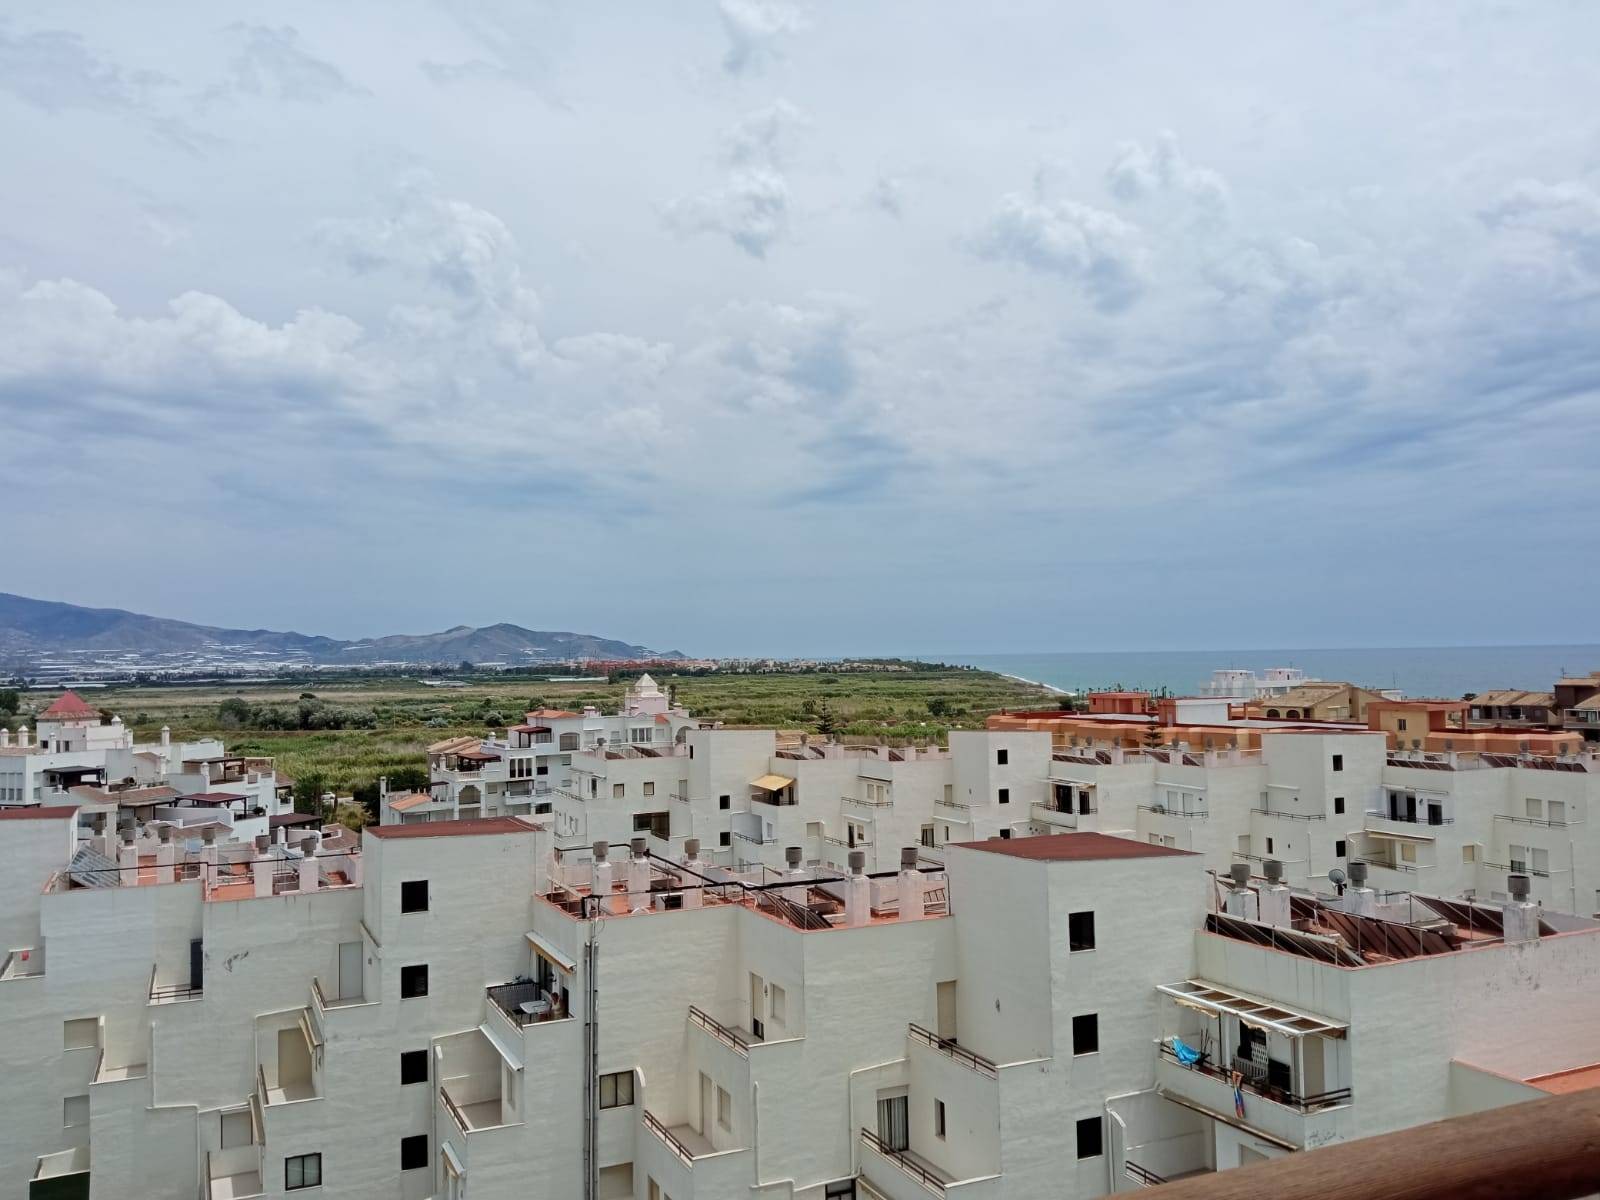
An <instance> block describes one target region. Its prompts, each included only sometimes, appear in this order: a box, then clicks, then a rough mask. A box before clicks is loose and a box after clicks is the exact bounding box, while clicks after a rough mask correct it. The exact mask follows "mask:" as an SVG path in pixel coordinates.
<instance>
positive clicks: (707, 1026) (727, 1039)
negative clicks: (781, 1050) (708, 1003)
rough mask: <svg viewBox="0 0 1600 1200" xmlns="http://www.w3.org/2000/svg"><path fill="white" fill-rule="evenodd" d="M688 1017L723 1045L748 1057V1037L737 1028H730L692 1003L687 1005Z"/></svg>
mask: <svg viewBox="0 0 1600 1200" xmlns="http://www.w3.org/2000/svg"><path fill="white" fill-rule="evenodd" d="M689 1019H690V1020H691V1021H693V1022H694V1023H695V1024H696V1025H698V1026H700V1028H701V1029H704V1030H705V1031H706V1032H707V1033H709V1034H710V1035H711V1036H712V1037H714V1038H716V1039H717V1041H719V1042H721V1043H722V1044H723V1045H724V1046H727V1047H729V1048H730V1049H733V1050H736V1051H738V1052H739V1053H740V1054H742V1055H744V1056H745V1057H746V1058H748V1057H750V1039H749V1038H747V1037H745V1036H744V1034H742V1033H740V1032H739V1031H738V1030H737V1029H730V1028H729V1027H728V1026H726V1025H724V1024H723V1023H722V1022H721V1021H719V1020H717V1019H716V1018H715V1017H713V1016H712V1015H711V1014H710V1013H708V1012H706V1011H705V1010H704V1009H701V1008H696V1007H695V1006H694V1005H692V1004H691V1005H690V1006H689Z"/></svg>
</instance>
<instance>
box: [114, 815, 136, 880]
mask: <svg viewBox="0 0 1600 1200" xmlns="http://www.w3.org/2000/svg"><path fill="white" fill-rule="evenodd" d="M119 832H120V836H121V839H122V844H121V845H120V846H118V847H117V866H119V867H121V868H122V869H121V870H120V871H118V872H117V879H118V882H120V883H121V884H122V886H123V887H138V886H139V847H137V846H135V845H134V844H133V840H134V838H135V837H136V836H137V834H136V833H135V831H134V828H133V826H132V825H124V826H123V827H122V829H121V830H120V831H119Z"/></svg>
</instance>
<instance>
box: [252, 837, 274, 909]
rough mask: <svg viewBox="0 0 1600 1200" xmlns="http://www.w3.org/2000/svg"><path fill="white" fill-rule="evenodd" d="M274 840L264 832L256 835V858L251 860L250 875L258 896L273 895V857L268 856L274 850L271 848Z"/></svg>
mask: <svg viewBox="0 0 1600 1200" xmlns="http://www.w3.org/2000/svg"><path fill="white" fill-rule="evenodd" d="M271 844H272V842H271V839H270V838H269V837H267V835H266V834H264V833H258V834H257V835H256V840H255V843H254V846H255V858H254V859H252V860H251V862H250V876H251V879H252V880H253V882H254V883H255V894H256V895H257V896H270V895H272V859H271V858H270V857H268V856H269V855H270V854H271V853H272V852H271V850H270V849H269V847H270V846H271Z"/></svg>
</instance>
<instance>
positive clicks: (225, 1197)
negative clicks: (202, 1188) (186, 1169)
mask: <svg viewBox="0 0 1600 1200" xmlns="http://www.w3.org/2000/svg"><path fill="white" fill-rule="evenodd" d="M264 1194H265V1189H264V1188H263V1187H262V1186H261V1147H260V1146H259V1145H249V1146H230V1147H229V1148H228V1149H226V1150H212V1151H209V1152H208V1153H207V1154H206V1200H244V1197H246V1196H261V1195H264Z"/></svg>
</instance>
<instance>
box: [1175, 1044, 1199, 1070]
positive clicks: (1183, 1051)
mask: <svg viewBox="0 0 1600 1200" xmlns="http://www.w3.org/2000/svg"><path fill="white" fill-rule="evenodd" d="M1172 1052H1173V1053H1174V1054H1176V1055H1177V1056H1178V1061H1179V1062H1181V1063H1182V1064H1183V1065H1184V1066H1186V1067H1192V1066H1194V1064H1195V1063H1197V1062H1199V1061H1200V1059H1201V1058H1202V1054H1201V1052H1200V1051H1199V1050H1196V1049H1195V1048H1194V1047H1193V1046H1191V1045H1189V1044H1188V1043H1187V1042H1185V1041H1183V1039H1181V1038H1173V1039H1172Z"/></svg>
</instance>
